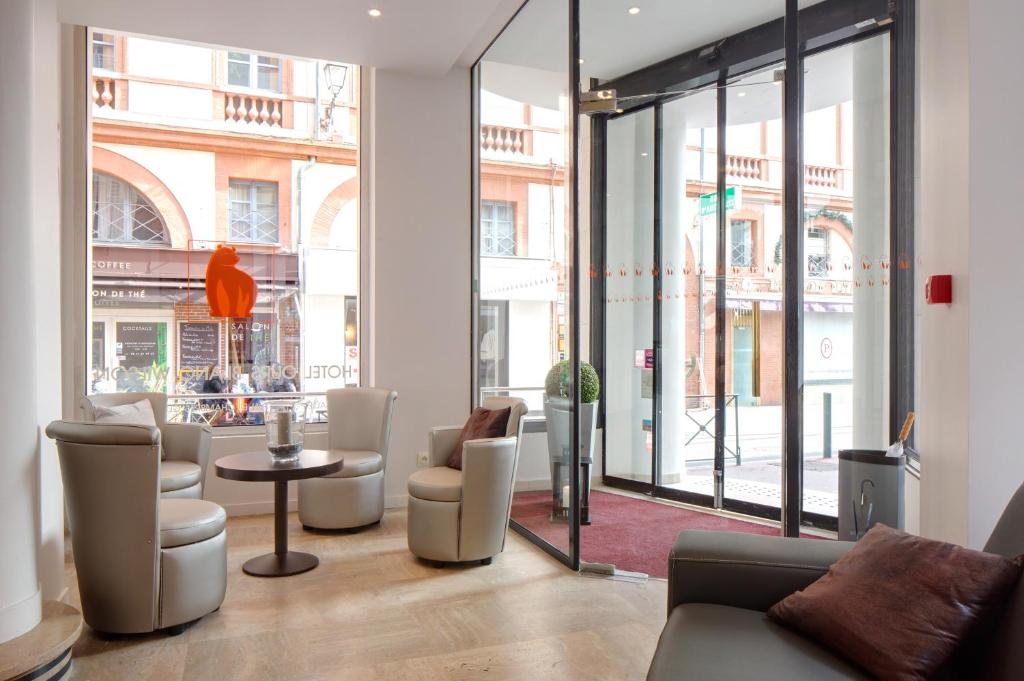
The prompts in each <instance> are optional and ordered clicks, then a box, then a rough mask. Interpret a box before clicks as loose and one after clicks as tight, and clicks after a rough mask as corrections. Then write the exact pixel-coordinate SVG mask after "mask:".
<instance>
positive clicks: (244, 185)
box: [228, 180, 278, 244]
mask: <svg viewBox="0 0 1024 681" xmlns="http://www.w3.org/2000/svg"><path fill="white" fill-rule="evenodd" d="M229 194H230V196H229V203H230V211H229V212H230V216H229V220H230V224H229V227H228V240H229V241H235V242H250V243H260V244H273V243H277V240H278V235H277V183H276V182H251V181H249V180H231V181H230V183H229Z"/></svg>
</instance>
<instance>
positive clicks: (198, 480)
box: [82, 393, 213, 499]
mask: <svg viewBox="0 0 1024 681" xmlns="http://www.w3.org/2000/svg"><path fill="white" fill-rule="evenodd" d="M144 399H145V400H149V403H150V404H151V405H152V407H153V416H154V417H155V419H156V426H157V428H159V429H160V433H161V442H160V444H161V455H160V459H161V461H160V496H162V497H164V498H165V499H167V498H179V497H180V498H185V499H202V498H203V482H204V480H205V479H206V463H207V461H208V460H209V458H210V442H211V440H212V439H213V430H212V429H211V428H210V426H207V425H203V424H198V423H168V422H167V395H164V394H163V393H102V394H96V395H89V396H88V397H86V398H85V399H83V400H82V411H83V412H84V414H85V420H86V421H88V422H92V421H94V420H95V408H96V407H114V406H120V405H122V404H132V403H134V402H138V401H139V400H144Z"/></svg>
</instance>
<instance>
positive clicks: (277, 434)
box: [263, 401, 309, 461]
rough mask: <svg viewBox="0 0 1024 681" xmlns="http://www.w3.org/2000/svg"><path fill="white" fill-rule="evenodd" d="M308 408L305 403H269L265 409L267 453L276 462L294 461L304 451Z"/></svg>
mask: <svg viewBox="0 0 1024 681" xmlns="http://www.w3.org/2000/svg"><path fill="white" fill-rule="evenodd" d="M308 406H309V405H307V404H306V403H305V402H292V401H287V402H284V401H268V402H267V403H265V404H264V407H263V423H264V424H265V426H266V429H267V451H268V452H270V458H272V459H273V460H274V461H294V460H295V459H297V458H298V457H299V453H300V452H301V451H302V440H303V437H304V435H305V432H306V421H307V420H308V411H309V409H308Z"/></svg>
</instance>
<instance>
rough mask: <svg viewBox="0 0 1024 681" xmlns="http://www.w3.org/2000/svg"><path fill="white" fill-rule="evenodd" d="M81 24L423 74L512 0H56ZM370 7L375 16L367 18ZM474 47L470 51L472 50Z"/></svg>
mask: <svg viewBox="0 0 1024 681" xmlns="http://www.w3.org/2000/svg"><path fill="white" fill-rule="evenodd" d="M58 3H59V4H58V17H59V19H60V21H62V22H64V23H69V24H81V25H85V26H95V27H99V28H109V29H114V30H118V31H127V32H131V33H141V34H146V35H152V36H157V37H162V38H171V39H177V40H187V41H194V42H200V43H207V44H210V45H220V46H225V47H236V48H242V49H248V50H258V51H262V52H276V53H280V54H285V55H293V56H298V57H308V58H318V59H332V60H337V61H344V62H349V63H354V64H362V65H365V66H375V67H378V68H383V69H388V70H393V71H401V72H405V73H413V74H419V75H427V76H441V75H444V74H445V73H447V72H448V71H449V70H450V69H451V68H452V66H453V65H455V64H456V63H463V65H468V63H472V61H473V60H474V59H475V58H476V57H477V56H478V55H479V53H480V52H481V51H483V49H484V48H485V47H486V46H487V43H488V42H489V41H490V39H491V37H493V36H494V35H495V34H496V33H497V32H498V31H499V30H500V28H501V27H502V26H503V25H504V23H505V22H506V21H507V20H508V18H509V17H510V16H511V15H512V13H513V12H515V10H516V8H518V6H519V0H292V2H288V1H287V0H285V1H282V0H245V1H242V0H173V1H168V0H58ZM371 7H376V8H378V9H380V10H381V12H382V16H381V17H379V18H372V17H370V16H369V15H368V14H367V10H368V9H369V8H371ZM474 50H475V51H474Z"/></svg>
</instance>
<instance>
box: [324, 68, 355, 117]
mask: <svg viewBox="0 0 1024 681" xmlns="http://www.w3.org/2000/svg"><path fill="white" fill-rule="evenodd" d="M347 77H348V66H346V65H345V64H335V63H332V62H327V63H325V64H324V81H325V82H326V83H327V89H328V90H330V91H331V101H330V102H328V103H327V106H326V107H324V113H323V116H321V117H320V130H322V131H323V132H330V130H331V126H332V124H333V123H334V104H335V102H337V101H338V95H340V94H341V91H342V90H344V89H345V79H346V78H347Z"/></svg>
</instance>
